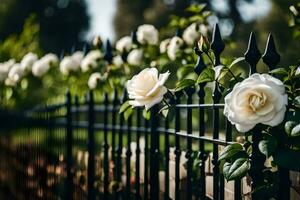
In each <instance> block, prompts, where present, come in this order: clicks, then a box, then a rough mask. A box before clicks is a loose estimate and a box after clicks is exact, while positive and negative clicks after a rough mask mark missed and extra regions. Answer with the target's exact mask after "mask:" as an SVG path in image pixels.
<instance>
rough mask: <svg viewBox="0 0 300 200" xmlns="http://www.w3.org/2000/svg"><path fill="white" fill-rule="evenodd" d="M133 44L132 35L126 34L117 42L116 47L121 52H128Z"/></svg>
mask: <svg viewBox="0 0 300 200" xmlns="http://www.w3.org/2000/svg"><path fill="white" fill-rule="evenodd" d="M131 46H132V39H131V37H130V36H124V37H122V38H121V39H119V40H118V41H117V43H116V49H117V50H118V51H120V52H124V51H126V52H128V51H129V50H130V48H131Z"/></svg>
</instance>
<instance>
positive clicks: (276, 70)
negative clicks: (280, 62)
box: [270, 68, 288, 75]
mask: <svg viewBox="0 0 300 200" xmlns="http://www.w3.org/2000/svg"><path fill="white" fill-rule="evenodd" d="M270 73H271V74H282V75H288V71H287V70H286V69H285V68H277V69H273V70H272V71H270Z"/></svg>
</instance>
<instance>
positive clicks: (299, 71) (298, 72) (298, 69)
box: [295, 66, 300, 75]
mask: <svg viewBox="0 0 300 200" xmlns="http://www.w3.org/2000/svg"><path fill="white" fill-rule="evenodd" d="M299 74H300V66H299V67H298V68H297V70H296V72H295V75H299Z"/></svg>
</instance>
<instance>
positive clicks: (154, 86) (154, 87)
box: [126, 68, 170, 110]
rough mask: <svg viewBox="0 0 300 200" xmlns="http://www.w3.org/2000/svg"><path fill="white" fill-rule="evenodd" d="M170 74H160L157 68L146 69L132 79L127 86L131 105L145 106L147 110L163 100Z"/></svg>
mask: <svg viewBox="0 0 300 200" xmlns="http://www.w3.org/2000/svg"><path fill="white" fill-rule="evenodd" d="M169 75H170V73H169V72H166V73H164V74H158V70H157V69H156V68H146V69H144V70H142V71H141V72H140V73H139V74H137V75H135V76H133V77H132V79H131V80H129V81H128V82H127V84H126V87H127V92H128V96H129V99H131V100H130V101H129V104H130V105H132V106H134V107H136V106H145V108H146V110H148V109H150V108H151V107H152V106H153V105H155V104H157V103H159V102H161V101H162V100H163V96H164V94H166V93H167V91H168V90H167V88H166V87H165V86H164V83H165V82H166V80H167V79H168V77H169Z"/></svg>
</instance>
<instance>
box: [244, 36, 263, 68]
mask: <svg viewBox="0 0 300 200" xmlns="http://www.w3.org/2000/svg"><path fill="white" fill-rule="evenodd" d="M260 58H261V53H260V51H259V49H258V47H257V44H256V39H255V35H254V33H253V32H251V34H250V38H249V43H248V49H247V51H246V53H245V60H246V62H248V63H249V64H250V67H251V70H250V74H253V73H256V64H257V63H258V61H259V59H260Z"/></svg>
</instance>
